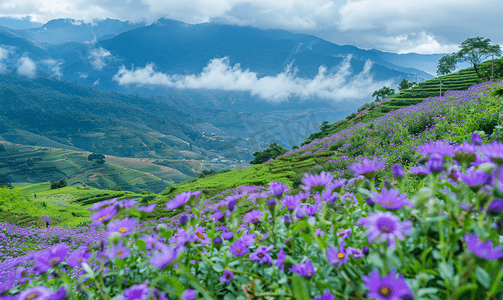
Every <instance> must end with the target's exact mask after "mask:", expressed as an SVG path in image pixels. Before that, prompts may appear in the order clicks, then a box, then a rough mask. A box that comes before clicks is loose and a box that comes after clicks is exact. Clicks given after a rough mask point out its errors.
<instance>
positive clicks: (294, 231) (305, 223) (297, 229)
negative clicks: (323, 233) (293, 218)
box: [287, 220, 307, 237]
mask: <svg viewBox="0 0 503 300" xmlns="http://www.w3.org/2000/svg"><path fill="white" fill-rule="evenodd" d="M306 226H307V221H306V220H302V221H300V222H299V223H297V224H296V225H295V226H294V227H293V228H292V231H291V232H290V233H289V234H288V235H287V237H290V236H292V235H293V234H295V233H296V232H297V231H299V230H300V229H302V228H304V227H306Z"/></svg>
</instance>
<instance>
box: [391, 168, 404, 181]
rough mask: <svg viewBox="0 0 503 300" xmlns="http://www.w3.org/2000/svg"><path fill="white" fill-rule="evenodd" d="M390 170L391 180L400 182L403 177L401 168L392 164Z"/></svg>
mask: <svg viewBox="0 0 503 300" xmlns="http://www.w3.org/2000/svg"><path fill="white" fill-rule="evenodd" d="M391 168H392V169H393V178H395V179H397V180H400V179H402V178H403V177H404V176H405V172H404V171H403V169H402V166H400V165H398V164H393V165H392V166H391Z"/></svg>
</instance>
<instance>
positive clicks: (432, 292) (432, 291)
mask: <svg viewBox="0 0 503 300" xmlns="http://www.w3.org/2000/svg"><path fill="white" fill-rule="evenodd" d="M436 293H438V289H437V288H424V289H419V290H418V291H417V296H418V297H419V298H421V297H422V296H424V295H435V294H436Z"/></svg>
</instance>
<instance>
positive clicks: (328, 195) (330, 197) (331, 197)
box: [314, 191, 339, 205]
mask: <svg viewBox="0 0 503 300" xmlns="http://www.w3.org/2000/svg"><path fill="white" fill-rule="evenodd" d="M314 198H315V199H316V202H318V201H321V200H322V199H323V201H326V202H327V203H328V204H329V205H335V201H336V200H337V199H338V198H339V194H337V192H334V193H333V194H332V192H331V191H323V192H322V193H321V197H320V194H315V195H314Z"/></svg>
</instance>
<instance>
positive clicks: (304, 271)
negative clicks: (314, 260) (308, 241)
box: [289, 258, 316, 277]
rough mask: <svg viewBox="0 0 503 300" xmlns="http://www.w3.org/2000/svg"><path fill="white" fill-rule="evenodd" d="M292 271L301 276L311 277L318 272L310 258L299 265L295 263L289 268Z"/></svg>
mask: <svg viewBox="0 0 503 300" xmlns="http://www.w3.org/2000/svg"><path fill="white" fill-rule="evenodd" d="M289 271H290V272H293V273H297V274H299V275H300V276H304V277H311V276H313V275H314V274H315V273H316V270H315V269H314V267H313V265H312V264H311V262H310V261H309V258H308V259H307V260H306V261H305V262H303V263H301V264H298V265H294V266H292V267H291V268H290V269H289Z"/></svg>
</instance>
